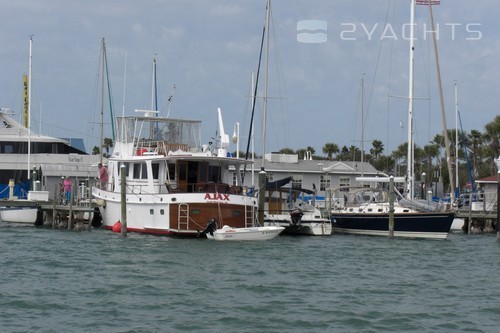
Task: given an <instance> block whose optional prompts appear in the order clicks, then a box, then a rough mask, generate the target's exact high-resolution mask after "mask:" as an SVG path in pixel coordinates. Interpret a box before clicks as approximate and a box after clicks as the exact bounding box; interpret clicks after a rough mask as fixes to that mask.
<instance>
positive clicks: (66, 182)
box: [63, 176, 72, 203]
mask: <svg viewBox="0 0 500 333" xmlns="http://www.w3.org/2000/svg"><path fill="white" fill-rule="evenodd" d="M71 185H72V184H71V179H69V177H68V176H66V178H65V179H64V181H63V187H64V193H66V202H67V203H69V202H70V200H71Z"/></svg>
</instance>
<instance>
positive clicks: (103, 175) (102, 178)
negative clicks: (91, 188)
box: [97, 163, 108, 189]
mask: <svg viewBox="0 0 500 333" xmlns="http://www.w3.org/2000/svg"><path fill="white" fill-rule="evenodd" d="M97 167H98V168H99V183H100V184H99V185H100V186H99V188H101V189H106V184H107V183H108V169H106V167H105V166H104V165H102V163H99V164H98V165H97Z"/></svg>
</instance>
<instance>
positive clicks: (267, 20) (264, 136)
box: [261, 0, 271, 171]
mask: <svg viewBox="0 0 500 333" xmlns="http://www.w3.org/2000/svg"><path fill="white" fill-rule="evenodd" d="M270 13H271V0H267V8H266V24H265V30H266V34H265V36H266V65H265V72H264V77H265V80H264V98H263V101H264V107H263V111H262V150H261V152H262V162H261V170H262V171H263V170H264V160H265V157H266V117H267V83H268V75H269V18H270Z"/></svg>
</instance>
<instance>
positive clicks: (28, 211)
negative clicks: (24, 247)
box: [0, 207, 38, 224]
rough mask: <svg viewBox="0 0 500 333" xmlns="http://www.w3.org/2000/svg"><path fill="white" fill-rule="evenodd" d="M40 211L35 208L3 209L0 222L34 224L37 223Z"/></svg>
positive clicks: (1, 209)
mask: <svg viewBox="0 0 500 333" xmlns="http://www.w3.org/2000/svg"><path fill="white" fill-rule="evenodd" d="M37 212H38V209H37V208H33V207H2V208H0V220H1V221H2V222H6V223H24V224H33V223H35V221H36V216H37Z"/></svg>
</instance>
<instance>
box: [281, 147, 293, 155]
mask: <svg viewBox="0 0 500 333" xmlns="http://www.w3.org/2000/svg"><path fill="white" fill-rule="evenodd" d="M278 153H280V154H291V155H292V154H295V151H294V150H293V149H291V148H281V149H280V150H279V151H278Z"/></svg>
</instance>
